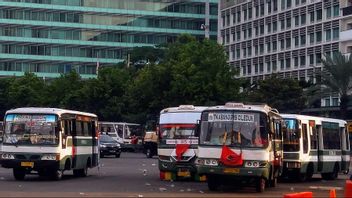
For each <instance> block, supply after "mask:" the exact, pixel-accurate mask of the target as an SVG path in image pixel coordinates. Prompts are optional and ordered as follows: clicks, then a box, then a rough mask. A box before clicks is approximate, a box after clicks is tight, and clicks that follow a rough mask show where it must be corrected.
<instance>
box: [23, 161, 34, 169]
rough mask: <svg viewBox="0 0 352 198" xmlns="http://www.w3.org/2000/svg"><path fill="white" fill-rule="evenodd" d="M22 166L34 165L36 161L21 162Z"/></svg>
mask: <svg viewBox="0 0 352 198" xmlns="http://www.w3.org/2000/svg"><path fill="white" fill-rule="evenodd" d="M21 166H23V167H31V168H33V167H34V162H21Z"/></svg>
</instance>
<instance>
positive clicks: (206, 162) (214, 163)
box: [195, 159, 219, 166]
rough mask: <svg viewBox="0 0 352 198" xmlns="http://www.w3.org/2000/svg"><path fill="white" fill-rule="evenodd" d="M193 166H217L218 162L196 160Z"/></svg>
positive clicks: (215, 160)
mask: <svg viewBox="0 0 352 198" xmlns="http://www.w3.org/2000/svg"><path fill="white" fill-rule="evenodd" d="M195 164H196V165H205V166H218V165H219V162H218V160H217V159H196V161H195Z"/></svg>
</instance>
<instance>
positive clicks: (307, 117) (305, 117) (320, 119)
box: [280, 114, 347, 126]
mask: <svg viewBox="0 0 352 198" xmlns="http://www.w3.org/2000/svg"><path fill="white" fill-rule="evenodd" d="M280 115H281V116H282V118H291V119H300V120H315V121H317V123H321V122H337V123H339V125H340V126H344V125H345V124H347V122H346V121H345V120H341V119H335V118H326V117H318V116H310V115H300V114H280Z"/></svg>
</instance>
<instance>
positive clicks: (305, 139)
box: [302, 124, 308, 153]
mask: <svg viewBox="0 0 352 198" xmlns="http://www.w3.org/2000/svg"><path fill="white" fill-rule="evenodd" d="M302 137H303V138H302V139H303V153H308V133H307V124H302Z"/></svg>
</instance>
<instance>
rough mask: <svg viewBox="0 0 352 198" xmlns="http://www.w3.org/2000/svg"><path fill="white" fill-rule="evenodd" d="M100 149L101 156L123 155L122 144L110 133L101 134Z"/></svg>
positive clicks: (117, 156)
mask: <svg viewBox="0 0 352 198" xmlns="http://www.w3.org/2000/svg"><path fill="white" fill-rule="evenodd" d="M99 149H100V157H104V156H106V155H114V156H115V157H116V158H119V157H120V155H121V145H120V144H119V143H118V142H117V141H116V140H114V139H113V138H112V137H110V136H109V135H100V138H99Z"/></svg>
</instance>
